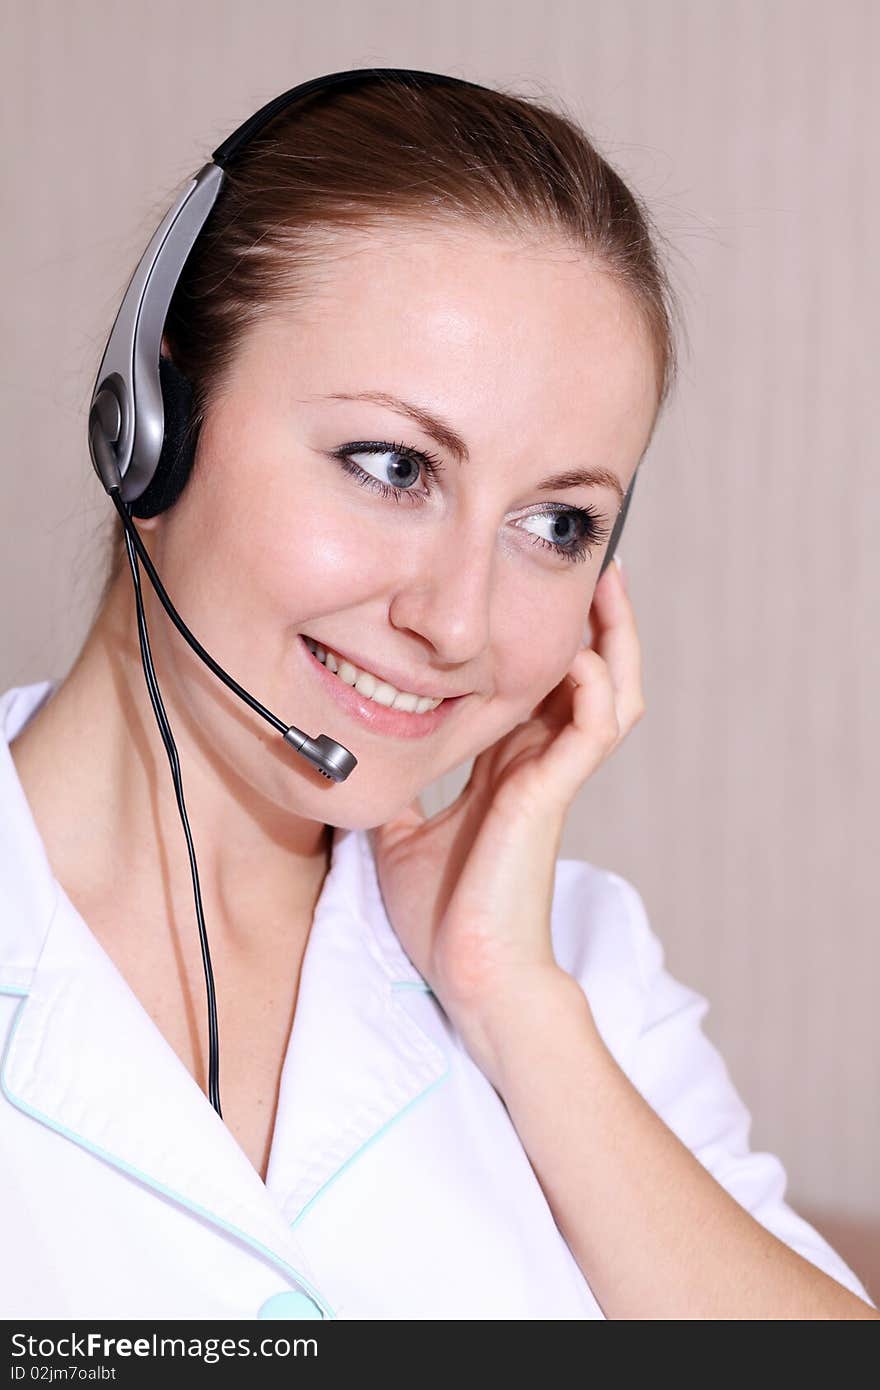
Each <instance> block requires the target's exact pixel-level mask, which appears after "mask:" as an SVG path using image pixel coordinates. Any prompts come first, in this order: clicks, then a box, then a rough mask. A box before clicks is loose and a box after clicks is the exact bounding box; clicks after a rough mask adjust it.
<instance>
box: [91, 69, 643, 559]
mask: <svg viewBox="0 0 880 1390" xmlns="http://www.w3.org/2000/svg"><path fill="white" fill-rule="evenodd" d="M373 78H379V79H385V80H391V81H396V82H403V83H412V84H413V85H420V84H437V83H447V84H449V85H452V86H460V87H469V88H471V89H473V90H476V91H482V92H487V91H489V90H490V89H489V88H487V87H484V86H482V85H481V84H479V83H476V82H470V81H468V80H466V79H465V78H461V77H452V76H450V75H449V74H446V73H439V72H423V71H420V70H418V69H412V68H352V69H349V70H347V71H344V72H333V73H328V74H327V75H325V76H323V77H314V78H310V79H309V81H307V82H301V83H300V84H299V85H298V86H296V87H291V88H290V90H289V91H287V92H283V93H282V94H281V95H280V96H277V97H275V98H273V100H272V101H269V102H267V103H266V105H265V106H262V107H260V109H259V110H258V111H256V112H255V113H254V114H253V115H252V116H249V117H248V119H247V120H246V121H244V122H243V123H242V124H241V125H240V126H239V127H238V128H237V130H234V131H233V133H232V134H231V135H230V136H228V137H227V139H226V140H224V141H223V143H222V144H220V145H218V146H217V148H216V150H214V152H213V154H212V156H211V160H210V161H209V163H207V164H205V165H203V166H202V168H201V169H199V171H198V173H196V174H195V175H194V176H193V178H192V179H191V180H190V182H189V183H188V184H187V186H186V187H185V188H184V190H183V192H182V193H181V194H180V196H179V198H178V199H177V201H176V202H175V203H174V205H173V206H172V207H171V208H170V209H169V211H168V212H167V213H166V215H165V217H164V218H163V219H162V222H161V223H160V225H159V227H158V229H157V230H156V232H155V233H154V235H153V237H152V239H151V241H150V243H149V245H148V246H147V249H146V250H145V252H144V254H143V255H142V257H141V259H140V261H139V263H138V266H137V268H136V270H135V272H134V274H133V275H132V277H131V280H130V281H129V284H128V288H127V289H126V292H125V296H124V298H123V300H122V304H121V305H120V308H119V312H118V313H117V315H116V319H115V321H114V323H113V327H112V329H111V331H110V337H109V339H108V341H107V346H106V348H105V350H104V355H103V357H102V359H101V365H100V367H99V369H98V375H97V378H96V381H95V387H94V390H93V392H92V400H91V405H90V407H89V451H90V453H91V458H92V464H93V466H94V469H95V472H96V473H97V474H98V477H99V478H100V479H101V482H102V484H103V485H104V488H105V490H106V491H107V492H108V493H109V491H110V489H111V487H118V488H119V495H120V497H121V499H122V500H123V502H127V503H132V502H135V501H136V500H137V499H138V498H139V497H141V496H142V494H143V493H144V492H145V491H146V489H147V488H148V487H149V486H150V483H151V482H152V481H153V479H154V477H155V476H156V471H157V469H158V466H159V461H160V458H161V457H162V446H163V440H164V437H165V429H166V421H165V402H164V400H163V392H162V379H161V376H160V355H161V346H162V333H163V329H164V326H165V319H166V317H167V314H168V307H169V305H170V303H171V299H172V297H173V295H174V291H175V289H176V287H177V282H178V280H179V278H180V275H181V272H182V271H183V267H184V265H185V263H186V261H187V258H188V257H189V255H190V252H191V251H192V249H193V247H194V245H195V243H196V240H197V238H198V236H199V233H200V232H201V230H202V227H203V226H204V224H205V221H206V220H207V217H208V214H209V213H210V211H211V209H212V208H213V206H214V204H215V202H216V201H217V196H218V194H219V192H220V189H221V188H222V186H223V182H224V178H225V173H224V171H225V169H226V168H227V167H228V166H229V164H231V163H232V162H233V161H234V160H235V159H236V158H237V157H238V156H239V155H240V154H241V152H242V151H243V150H244V149H245V148H246V147H247V145H248V144H249V142H250V141H251V140H252V139H253V138H254V136H255V135H257V134H259V132H260V131H261V130H262V129H263V128H264V126H266V125H267V124H268V123H269V121H271V120H272V119H273V118H274V117H275V116H277V115H278V114H279V113H280V112H281V111H283V110H285V109H286V108H287V107H288V106H292V105H293V104H294V103H295V102H297V101H299V100H301V99H303V98H305V97H307V96H310V95H312V94H313V93H316V92H326V91H330V90H338V89H340V88H343V87H350V86H355V85H357V84H358V83H361V82H364V81H368V80H370V79H373ZM636 474H638V469H636ZM634 484H635V475H634V476H633V478H632V481H631V483H630V487H629V490H628V492H627V494H626V498H625V499H624V502H623V505H622V507H621V508H620V511H619V512H618V515H617V519H616V524H615V529H614V531H613V533H612V536H611V538H610V541H609V544H608V549H607V552H606V555H605V556H604V563H603V566H602V568H603V569H604V567H605V564H607V562H608V560H609V559H610V558H611V556H612V554H613V550H614V545H615V543H616V539H617V537H618V536H619V534H620V531H621V530H622V528H623V522H624V519H625V517H626V512H627V508H628V506H629V501H630V496H631V494H632V490H633V486H634Z"/></svg>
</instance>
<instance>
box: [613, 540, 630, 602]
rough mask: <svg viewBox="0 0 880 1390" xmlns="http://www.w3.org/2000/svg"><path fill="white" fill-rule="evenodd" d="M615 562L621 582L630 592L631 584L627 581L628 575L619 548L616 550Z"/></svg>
mask: <svg viewBox="0 0 880 1390" xmlns="http://www.w3.org/2000/svg"><path fill="white" fill-rule="evenodd" d="M614 563H615V564H616V565H617V569H618V572H619V574H620V579H621V583H622V584H623V587H624V589H625V590H626V592H627V593H629V585H628V584H627V582H626V575H625V574H624V570H623V556H622V555H621V553H620V551H619V550H615V552H614Z"/></svg>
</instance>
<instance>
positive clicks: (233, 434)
mask: <svg viewBox="0 0 880 1390" xmlns="http://www.w3.org/2000/svg"><path fill="white" fill-rule="evenodd" d="M396 402H399V404H398V403H396ZM404 402H407V403H409V405H410V406H411V407H413V408H414V413H410V411H409V410H408V409H407V408H406V406H405V405H404V404H403V403H404ZM655 409H656V385H655V376H654V362H653V359H652V354H651V349H650V346H649V342H648V340H647V337H646V335H645V332H644V330H643V328H642V327H641V324H640V321H639V319H638V317H637V314H636V311H635V309H634V307H633V305H632V303H631V301H630V300H629V298H628V297H627V296H626V294H625V293H624V292H622V291H621V290H620V289H618V288H617V287H616V286H615V285H614V283H613V282H612V281H611V280H610V278H609V277H608V276H607V275H605V274H603V273H601V272H599V271H597V270H595V269H594V268H593V266H592V265H591V263H590V262H589V260H588V259H587V258H586V257H585V256H583V255H578V254H576V253H574V252H572V251H570V250H567V249H565V250H563V249H562V248H561V247H559V246H556V245H555V244H554V245H551V244H549V243H540V244H538V243H534V244H527V243H526V242H525V241H521V242H514V241H513V240H502V239H501V238H499V237H498V236H497V235H493V234H491V233H489V232H488V231H483V230H480V229H473V228H458V227H456V228H454V229H453V228H438V227H436V226H434V227H431V228H426V229H416V228H413V227H412V226H410V227H406V228H401V229H399V230H391V231H388V232H387V233H383V234H382V236H381V238H380V236H379V235H378V234H377V233H375V232H372V233H371V234H370V235H369V237H365V236H363V235H357V234H354V233H349V234H347V235H346V238H345V240H344V241H341V242H339V243H338V246H337V254H336V255H334V256H333V257H332V258H331V259H330V260H329V261H328V262H326V263H325V264H324V266H323V268H322V271H321V274H320V278H319V280H318V282H317V283H316V287H315V290H314V294H313V296H312V297H310V299H309V300H308V303H307V304H305V305H304V306H298V307H297V308H296V309H292V308H291V309H289V310H282V311H279V313H278V314H277V315H276V316H274V317H273V318H272V319H271V320H268V321H264V322H263V323H262V324H260V325H258V326H256V327H254V328H253V329H252V330H250V332H249V334H248V335H247V337H246V338H245V340H244V341H243V344H242V347H241V351H240V355H239V356H238V357H237V359H236V362H235V366H234V368H233V370H232V371H231V373H230V376H229V378H228V381H227V384H226V387H225V389H224V392H223V394H222V396H221V397H220V398H218V400H217V401H216V403H215V405H214V406H213V408H212V410H211V412H210V413H209V415H208V418H207V419H206V421H205V425H204V427H203V430H202V434H201V437H200V441H199V453H198V459H197V464H196V468H195V470H194V474H193V477H192V479H191V480H190V483H189V485H188V486H187V488H186V489H185V491H184V493H183V494H182V496H181V498H180V499H179V501H178V502H177V504H176V505H175V506H174V507H173V508H172V509H171V510H170V511H168V512H167V513H165V514H163V515H161V516H159V517H157V518H154V519H152V520H150V521H141V522H140V523H139V526H140V528H141V529H142V531H146V532H150V533H151V534H150V536H149V544H150V548H151V553H152V554H153V556H154V559H155V561H156V564H157V568H158V570H159V573H160V575H161V576H162V579H163V582H164V584H165V587H166V588H167V590H168V591H169V593H170V594H171V596H172V598H173V599H174V601H175V603H176V606H177V608H178V610H179V611H180V613H181V614H182V616H183V617H184V619H185V621H186V622H187V623H188V625H189V626H190V628H191V629H192V630H193V631H194V633H195V634H196V635H197V636H198V638H199V640H200V641H201V643H202V644H203V645H204V646H205V647H206V648H207V649H208V651H209V652H211V654H212V655H213V656H214V657H215V659H216V660H218V661H219V662H220V663H221V665H223V666H224V668H225V669H226V670H227V671H228V672H229V673H230V674H231V675H232V676H233V677H234V678H235V679H236V680H237V681H239V682H240V683H241V684H242V685H244V686H245V687H246V688H247V689H248V690H249V691H250V692H251V693H252V694H253V695H255V696H256V698H257V699H259V700H260V701H261V702H262V703H263V704H265V705H267V706H268V707H269V709H270V710H272V712H273V713H275V714H276V715H278V716H279V717H280V718H282V719H283V720H284V721H285V722H286V723H287V724H295V725H297V726H298V727H299V728H300V729H303V730H305V732H306V733H308V734H310V735H312V736H315V735H317V734H319V733H326V734H328V735H329V736H330V737H331V738H335V739H336V740H337V741H339V742H340V743H342V744H344V745H345V746H346V747H347V748H349V749H351V751H352V752H353V753H354V754H355V756H356V757H357V759H358V765H357V767H356V768H355V770H354V772H353V773H352V774H351V776H350V777H349V778H348V780H347V781H345V782H343V783H339V784H331V783H329V782H327V781H325V780H324V779H323V778H321V777H320V776H319V775H318V773H317V772H315V771H314V770H313V769H312V768H310V767H309V766H308V764H307V763H306V762H305V761H304V760H303V759H301V758H299V757H298V756H297V754H296V753H295V752H294V751H293V749H291V748H289V746H288V745H287V744H285V743H284V742H283V740H282V739H281V738H280V736H278V735H274V734H273V733H272V731H271V729H270V728H269V726H268V725H266V724H265V723H264V721H263V720H261V719H260V718H259V717H258V716H257V715H255V714H253V713H252V712H251V711H250V710H248V709H247V708H246V707H245V706H244V705H243V704H241V702H240V701H239V700H237V699H236V697H235V696H234V695H233V694H232V693H231V692H230V691H229V690H228V689H227V688H226V687H225V686H224V685H223V684H222V683H221V682H220V681H218V680H217V679H216V678H215V677H214V676H213V675H211V674H210V672H208V671H207V670H206V668H205V667H204V666H203V664H202V663H201V662H200V661H199V660H198V658H197V657H196V656H195V654H194V653H193V652H192V651H191V650H190V649H189V647H187V646H186V644H185V643H183V641H182V640H181V639H180V638H179V637H178V636H175V635H173V628H172V626H171V624H170V622H169V621H168V620H167V619H164V618H163V622H162V632H161V634H157V636H156V637H154V639H153V641H154V647H157V646H159V645H160V643H161V651H162V658H161V659H162V663H163V664H162V667H160V668H159V669H160V679H161V678H162V676H163V675H164V679H165V682H166V683H168V684H169V686H170V689H169V691H168V693H169V694H172V695H173V698H174V701H175V705H176V706H177V708H178V710H181V711H183V712H184V714H185V717H186V719H187V723H188V725H189V726H190V727H191V729H192V731H193V732H194V734H196V736H197V737H199V738H200V739H202V740H203V743H204V747H205V748H206V749H208V748H210V749H212V750H213V753H212V756H214V757H215V759H219V760H220V763H221V764H222V765H223V766H224V767H227V768H228V769H229V772H230V775H232V774H233V773H234V776H235V778H236V779H241V778H244V779H245V781H246V783H247V784H249V788H250V789H251V790H253V791H254V792H255V793H259V794H260V795H261V796H263V797H265V798H268V800H269V801H270V802H271V804H273V805H274V806H275V807H276V808H277V809H278V810H284V811H289V812H291V813H294V814H300V815H303V816H306V817H309V818H314V819H316V820H321V821H326V822H330V823H332V824H334V825H340V826H345V827H358V828H361V827H365V826H373V825H378V824H381V823H382V822H384V821H385V820H387V819H388V818H389V817H391V816H392V815H395V814H396V813H397V812H398V811H399V810H400V809H402V807H403V806H405V805H406V804H407V803H408V802H410V801H411V800H412V798H413V797H414V796H416V795H417V794H418V793H419V792H420V791H422V790H423V789H424V788H425V787H426V786H428V785H429V784H430V783H431V782H433V781H434V780H435V779H436V778H438V777H440V776H441V775H442V774H444V773H445V772H448V771H449V770H450V769H452V768H454V767H457V766H458V765H460V764H461V763H463V762H464V761H466V760H467V759H469V758H471V757H474V756H476V755H477V754H478V753H479V752H481V751H482V750H483V749H485V748H487V747H488V746H489V745H491V744H493V743H494V742H496V741H497V740H498V739H500V738H501V737H503V736H504V735H505V734H507V733H508V732H509V731H510V730H511V729H512V728H513V727H514V726H516V725H517V724H519V723H520V722H521V721H522V720H524V719H526V718H527V717H528V716H529V714H530V713H531V711H532V710H533V709H534V707H535V706H536V705H537V704H538V703H539V702H540V700H541V699H543V697H544V696H545V695H546V694H547V693H548V691H550V690H551V689H552V688H553V687H554V686H555V685H556V684H558V682H559V681H560V680H562V678H563V677H564V675H565V673H566V671H567V670H568V668H569V665H570V664H571V661H572V659H573V658H574V656H575V654H576V652H577V650H578V648H579V647H580V646H582V645H583V644H584V640H585V624H586V620H587V614H588V612H589V608H590V603H591V598H592V593H593V589H594V587H595V585H596V581H597V579H598V575H599V569H600V566H601V563H602V559H603V556H604V554H605V550H606V545H607V538H608V536H609V534H610V531H611V527H612V525H613V522H614V518H615V515H616V513H617V510H618V508H619V505H620V501H621V495H622V494H623V493H624V492H625V490H626V488H627V486H628V484H629V482H630V479H631V477H632V475H633V472H634V470H635V468H636V465H637V463H638V460H639V458H640V457H641V454H642V452H643V450H644V448H645V446H646V443H647V441H648V439H649V437H650V432H651V428H652V424H653V420H654V414H655ZM428 416H431V417H435V419H436V420H437V421H442V422H443V423H444V425H445V427H446V431H447V433H446V434H445V435H444V434H442V433H441V435H440V437H439V438H438V437H436V432H435V431H434V430H433V428H432V426H431V425H430V423H429V420H428ZM453 433H454V435H455V436H457V437H458V439H459V440H460V441H461V444H462V445H463V446H464V448H465V449H466V451H467V457H459V456H458V454H457V453H456V451H455V447H454V442H453V439H452V438H451V437H450V436H451V435H452V434H453ZM367 446H369V447H367ZM343 450H345V451H346V453H345V455H343V452H342V451H343ZM346 464H347V465H348V468H346ZM584 470H596V471H597V472H598V473H599V475H600V477H599V481H597V482H596V483H595V484H594V485H590V484H589V482H576V483H575V485H569V486H566V480H565V479H562V478H560V480H559V481H557V482H556V483H555V484H553V485H552V486H547V484H546V480H547V479H548V478H549V477H552V476H554V475H557V476H558V475H562V474H565V473H572V472H575V471H584ZM359 479H360V481H359ZM383 485H384V493H383ZM577 509H580V511H578V510H577ZM600 530H601V535H602V539H601V540H599V541H597V540H596V539H595V537H596V535H597V533H598V532H599V531H600ZM158 611H159V612H161V610H158ZM154 631H155V629H154ZM304 636H308V637H310V638H313V639H315V640H316V641H317V642H319V643H321V644H323V646H324V647H325V648H329V649H330V650H331V651H332V652H333V653H335V654H338V655H339V656H342V657H349V658H351V659H352V661H353V664H354V665H355V666H356V667H358V668H366V669H367V670H369V671H371V672H374V673H377V674H378V675H380V676H382V675H384V676H386V677H390V679H391V684H392V685H393V686H394V687H395V688H396V689H397V691H398V692H400V693H401V694H402V693H403V692H416V693H420V692H421V693H427V694H429V695H432V696H458V697H459V698H457V699H455V700H454V701H453V702H452V703H450V704H449V705H442V706H440V708H439V709H438V711H437V713H436V714H419V713H416V712H408V711H406V710H404V712H403V713H402V714H398V715H397V716H396V719H397V724H396V725H395V726H394V727H392V725H391V723H389V719H390V718H393V717H394V716H393V714H392V711H391V710H390V709H389V708H388V707H387V706H382V705H379V704H377V703H376V702H374V701H371V700H370V699H369V698H368V696H367V694H365V693H360V692H358V691H357V690H353V689H352V687H351V686H349V685H346V684H345V683H344V681H343V680H342V679H341V677H340V676H339V675H333V674H332V673H331V671H329V670H328V669H326V668H320V667H319V666H318V665H317V664H316V662H315V659H314V658H313V657H312V656H311V654H310V652H309V651H308V649H307V647H306V644H305V643H304V641H303V637H304ZM349 674H351V673H349ZM367 689H368V690H369V686H368V687H367ZM379 693H380V694H381V693H382V692H381V690H380V691H379ZM337 694H338V695H339V697H340V698H337ZM385 694H386V697H387V698H388V697H389V693H388V692H387V691H386V692H385ZM343 696H344V697H345V698H344V699H343V698H342V697H343ZM405 703H406V702H405V701H404V704H405ZM423 730H424V732H422V731H423ZM255 732H256V733H257V734H258V737H257V738H255V737H254V733H255ZM267 749H269V750H270V752H271V753H272V754H273V755H274V756H267Z"/></svg>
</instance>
